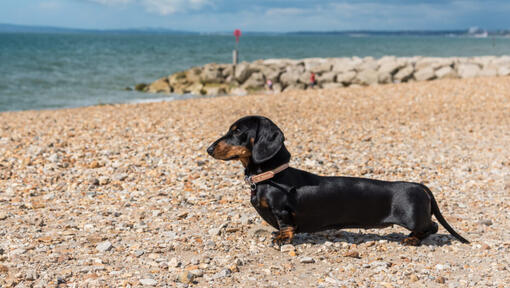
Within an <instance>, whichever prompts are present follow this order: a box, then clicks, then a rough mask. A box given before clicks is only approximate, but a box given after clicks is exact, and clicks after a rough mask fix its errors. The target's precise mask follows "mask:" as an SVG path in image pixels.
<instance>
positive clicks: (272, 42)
mask: <svg viewBox="0 0 510 288" xmlns="http://www.w3.org/2000/svg"><path fill="white" fill-rule="evenodd" d="M234 42H235V41H234V37H232V36H222V35H164V34H131V35H130V34H108V33H97V34H83V33H77V34H71V33H70V34H22V33H12V34H9V33H5V34H1V33H0V111H9V110H28V109H54V108H62V107H77V106H87V105H96V104H107V103H125V102H134V101H140V102H144V101H152V100H157V99H158V98H161V99H164V100H168V99H179V98H186V97H190V96H189V95H170V96H169V95H163V94H146V93H140V92H136V91H126V90H125V88H126V87H133V86H134V84H136V83H141V82H147V83H148V82H152V81H154V80H156V79H158V78H161V77H163V76H166V75H168V74H171V73H173V72H177V71H180V70H184V69H187V68H189V67H191V66H196V65H203V64H206V63H210V62H217V63H229V62H231V61H232V49H233V47H234V44H235V43H234ZM239 51H240V60H241V61H253V60H256V59H267V58H294V59H299V58H307V57H352V56H359V57H364V56H373V57H376V58H377V57H382V56H384V55H395V56H415V55H423V56H481V55H504V54H509V53H510V38H469V37H447V36H363V35H355V36H347V35H262V36H255V35H248V36H243V37H242V38H241V41H240V43H239Z"/></svg>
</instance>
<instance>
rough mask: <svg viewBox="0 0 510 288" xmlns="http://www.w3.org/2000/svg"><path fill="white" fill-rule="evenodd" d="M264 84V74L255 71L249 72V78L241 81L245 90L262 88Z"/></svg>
mask: <svg viewBox="0 0 510 288" xmlns="http://www.w3.org/2000/svg"><path fill="white" fill-rule="evenodd" d="M265 84H266V80H265V78H264V75H263V74H262V73H260V72H256V73H253V74H251V76H250V78H248V80H246V81H245V82H244V83H243V85H242V88H244V89H246V90H250V89H251V90H255V89H262V88H264V86H265Z"/></svg>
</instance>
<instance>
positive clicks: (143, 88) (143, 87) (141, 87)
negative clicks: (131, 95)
mask: <svg viewBox="0 0 510 288" xmlns="http://www.w3.org/2000/svg"><path fill="white" fill-rule="evenodd" d="M147 89H148V85H147V84H145V83H138V84H136V85H135V90H136V91H140V92H144V91H146V90H147Z"/></svg>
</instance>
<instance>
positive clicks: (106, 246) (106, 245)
mask: <svg viewBox="0 0 510 288" xmlns="http://www.w3.org/2000/svg"><path fill="white" fill-rule="evenodd" d="M112 248H113V245H112V243H111V242H110V241H104V242H101V243H99V244H97V246H96V249H97V251H99V252H106V251H109V250H110V249H112Z"/></svg>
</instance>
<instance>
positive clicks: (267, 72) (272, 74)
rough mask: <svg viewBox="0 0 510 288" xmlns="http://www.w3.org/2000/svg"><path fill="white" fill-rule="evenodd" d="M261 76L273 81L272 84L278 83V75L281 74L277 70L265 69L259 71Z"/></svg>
mask: <svg viewBox="0 0 510 288" xmlns="http://www.w3.org/2000/svg"><path fill="white" fill-rule="evenodd" d="M260 72H261V73H262V74H264V77H266V79H270V80H271V81H273V83H276V82H279V81H280V75H281V74H282V71H281V70H280V69H278V68H267V69H264V70H261V71H260Z"/></svg>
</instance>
